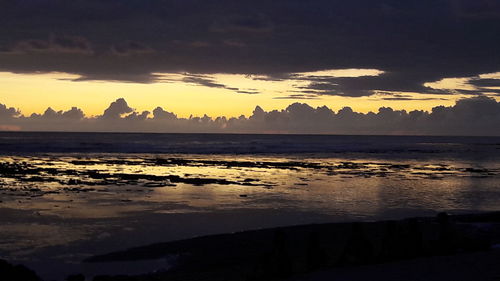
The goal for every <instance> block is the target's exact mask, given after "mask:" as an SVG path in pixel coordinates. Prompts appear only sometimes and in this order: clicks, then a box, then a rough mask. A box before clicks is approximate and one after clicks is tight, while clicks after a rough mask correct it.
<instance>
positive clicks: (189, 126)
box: [0, 96, 500, 136]
mask: <svg viewBox="0 0 500 281" xmlns="http://www.w3.org/2000/svg"><path fill="white" fill-rule="evenodd" d="M498 128H500V102H497V101H495V100H494V99H492V98H489V97H486V96H477V97H473V98H467V99H461V100H458V101H457V102H456V104H455V105H454V106H450V107H445V106H437V107H434V108H433V109H432V111H431V112H427V111H421V110H414V111H411V112H407V111H405V110H393V109H392V108H390V107H381V108H379V110H378V112H376V113H374V112H369V113H366V114H365V113H358V112H355V111H353V110H352V109H351V108H350V107H344V108H342V109H341V110H339V111H338V112H334V111H333V110H331V109H330V108H328V107H326V106H322V107H317V108H313V107H311V106H309V105H307V104H305V103H293V104H291V105H289V106H288V107H287V108H286V109H283V110H270V111H265V110H263V109H262V108H261V107H260V106H257V107H256V108H255V110H254V111H253V113H252V115H251V116H249V117H245V116H240V117H238V118H226V117H223V116H220V117H209V116H207V115H204V116H202V117H195V116H191V117H189V118H181V117H178V116H177V115H176V114H175V113H172V112H169V111H167V110H165V109H163V108H161V107H156V108H155V109H154V110H153V111H152V112H149V111H143V112H137V111H136V110H134V109H133V108H132V107H130V106H129V105H128V103H127V102H126V101H125V99H123V98H120V99H117V100H116V101H114V102H112V103H111V104H110V105H109V107H108V108H107V109H106V110H105V111H104V112H103V114H102V115H99V116H95V117H87V116H85V114H84V113H83V111H82V110H81V109H79V108H77V107H73V108H71V109H69V110H67V111H63V110H61V111H55V110H54V109H52V108H48V109H47V110H46V111H45V112H44V113H43V114H32V115H30V116H23V115H22V114H21V113H20V112H19V110H17V109H15V108H13V107H9V106H7V105H4V104H0V130H22V131H72V132H159V133H289V134H294V133H295V134H351V135H363V134H366V135H471V136H478V135H479V136H500V130H498Z"/></svg>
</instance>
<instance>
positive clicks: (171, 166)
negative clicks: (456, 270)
mask: <svg viewBox="0 0 500 281" xmlns="http://www.w3.org/2000/svg"><path fill="white" fill-rule="evenodd" d="M499 206H500V138H498V137H496V138H495V137H412V136H404V137H403V136H322V135H321V136H318V135H313V136H308V135H216V134H114V133H113V134H104V133H95V134H94V133H6V132H5V133H0V258H5V259H7V260H9V261H12V262H19V263H23V264H26V265H28V266H30V267H32V268H34V269H35V270H37V272H39V273H40V274H41V275H42V276H43V277H44V278H46V279H56V280H63V279H64V277H65V276H66V275H68V274H72V273H79V272H83V273H85V274H87V275H89V276H91V275H93V274H98V273H117V272H116V270H118V271H119V273H143V272H147V271H154V270H161V269H162V267H164V266H166V264H165V263H163V262H162V261H150V262H144V263H143V264H141V266H121V265H118V266H117V265H115V266H109V265H106V266H101V265H88V264H82V263H81V260H82V259H84V258H85V257H88V256H91V255H95V254H101V253H106V252H110V251H116V250H122V249H125V248H129V247H134V246H141V245H145V244H151V243H155V242H164V241H170V240H177V239H184V238H189V237H193V236H200V235H207V234H214V233H223V232H233V231H241V230H248V229H257V228H265V227H274V226H284V225H297V224H306V223H321V222H340V221H353V220H363V221H370V220H379V219H393V218H403V217H409V216H421V215H422V216H423V215H435V214H436V213H437V212H442V211H446V212H451V213H468V212H482V211H498V210H499V209H500V207H499ZM105 270H107V271H105ZM124 270H125V271H126V272H124ZM127 270H129V271H127Z"/></svg>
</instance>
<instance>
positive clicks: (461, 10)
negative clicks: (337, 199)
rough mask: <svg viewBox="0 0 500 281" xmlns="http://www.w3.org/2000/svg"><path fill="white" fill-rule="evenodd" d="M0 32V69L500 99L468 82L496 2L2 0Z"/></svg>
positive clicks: (481, 63)
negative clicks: (307, 80)
mask: <svg viewBox="0 0 500 281" xmlns="http://www.w3.org/2000/svg"><path fill="white" fill-rule="evenodd" d="M0 24H1V25H2V26H3V28H1V29H0V71H9V72H15V73H33V72H52V71H57V72H67V73H73V74H78V75H80V76H81V77H80V78H79V79H78V80H109V81H129V82H139V83H153V82H157V81H158V76H157V75H156V73H173V72H189V73H195V74H213V73H234V74H255V75H265V76H267V77H269V79H283V77H287V75H289V74H290V73H297V72H311V71H317V70H325V69H347V68H364V69H379V70H383V71H385V73H384V74H382V75H380V76H365V77H357V78H356V77H343V78H338V77H336V78H335V77H332V78H322V79H320V81H318V79H311V84H310V86H309V87H306V88H304V89H302V90H303V91H304V92H306V93H307V91H309V92H311V91H312V92H314V93H316V94H320V95H341V96H350V97H358V96H368V95H371V94H373V90H380V91H396V92H397V91H399V92H417V93H436V94H454V93H456V91H450V90H442V89H432V88H429V87H425V86H424V83H426V82H433V81H439V80H441V79H443V78H447V77H475V79H474V81H473V82H474V85H476V86H478V87H497V89H495V88H494V89H488V92H490V93H496V94H497V95H498V94H499V93H500V90H499V89H498V86H499V85H500V81H499V80H500V79H489V80H485V79H480V78H478V77H477V75H479V74H484V73H493V72H499V71H500V55H499V54H498V53H499V52H498V46H499V45H500V36H498V30H500V2H499V1H495V0H474V1H468V0H419V1H416V0H415V1H414V0H410V1H401V0H352V1H344V0H315V1H303V0H276V1H268V0H266V1H264V0H255V1H238V0H214V1H205V0H150V1H143V0H108V1H103V0H74V1H66V0H23V1H18V0H3V1H1V2H0ZM187 79H188V80H189V81H188V82H190V83H196V82H198V83H200V84H205V85H206V86H208V87H227V86H225V85H220V84H218V83H211V82H210V80H207V79H205V80H201V78H193V77H191V78H189V77H188V78H187ZM229 89H231V88H230V87H229ZM235 92H237V91H235ZM242 93H243V91H242ZM463 93H467V94H474V92H467V91H463Z"/></svg>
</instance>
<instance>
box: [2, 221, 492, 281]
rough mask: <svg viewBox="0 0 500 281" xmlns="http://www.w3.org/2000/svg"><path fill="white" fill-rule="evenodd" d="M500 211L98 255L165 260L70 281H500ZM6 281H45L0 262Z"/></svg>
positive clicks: (275, 231) (233, 236)
mask: <svg viewBox="0 0 500 281" xmlns="http://www.w3.org/2000/svg"><path fill="white" fill-rule="evenodd" d="M499 243H500V212H495V213H483V214H472V215H448V214H445V213H440V214H438V215H437V216H436V217H425V218H409V219H404V220H397V221H396V220H392V221H379V222H355V223H329V224H311V225H300V226H290V227H279V228H272V229H262V230H253V231H244V232H238V233H230V234H220V235H211V236H204V237H197V238H192V239H186V240H180V241H173V242H166V243H159V244H153V245H148V246H143V247H138V248H133V249H128V250H124V251H121V252H114V253H109V254H104V255H98V256H93V257H90V258H88V259H86V260H85V261H84V262H85V263H99V264H101V265H103V266H106V264H108V263H112V262H123V261H139V260H153V259H165V264H166V267H167V265H168V268H169V269H168V270H161V271H157V272H152V273H148V274H144V275H139V276H94V277H87V279H85V277H84V276H83V275H81V274H77V273H76V274H75V275H72V276H68V278H67V280H68V281H70V280H71V281H83V280H93V281H146V280H147V281H150V280H151V281H152V280H157V281H158V280H188V281H189V280H499V278H500V249H498V248H497V245H498V244H499ZM0 273H1V275H0V280H9V281H16V280H23V281H31V280H40V279H39V278H38V277H36V274H35V273H33V272H32V271H30V270H29V269H27V268H25V267H23V266H13V265H10V264H8V263H7V262H1V263H0Z"/></svg>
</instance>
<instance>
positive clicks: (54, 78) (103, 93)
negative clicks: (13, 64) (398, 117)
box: [0, 70, 462, 117]
mask: <svg viewBox="0 0 500 281" xmlns="http://www.w3.org/2000/svg"><path fill="white" fill-rule="evenodd" d="M337 71H339V70H337ZM352 72H353V71H352V70H340V72H338V73H340V74H338V73H337V75H343V76H342V77H346V76H347V75H351V76H352V75H359V73H358V74H353V73H352ZM332 73H333V72H325V71H321V72H317V73H313V75H332ZM379 74H380V71H378V72H377V71H376V70H366V71H365V74H363V75H379ZM300 75H311V73H303V74H300ZM165 76H166V77H171V78H172V77H174V78H175V77H176V76H178V74H165ZM212 77H213V78H214V79H216V81H217V82H219V83H222V84H224V85H227V86H229V87H238V88H240V89H243V90H245V89H255V90H258V91H259V92H261V93H260V94H241V93H235V92H234V91H232V90H229V89H224V88H213V87H206V86H201V85H197V84H190V83H184V82H182V81H180V79H177V78H179V77H177V78H176V79H177V80H179V81H173V82H169V83H153V84H140V83H125V82H104V81H80V82H74V81H71V79H75V78H78V76H75V75H71V74H65V73H46V74H14V73H7V72H0V103H1V104H5V105H7V106H9V107H16V108H19V109H20V110H21V112H22V113H23V114H24V115H29V114H31V113H34V112H35V113H42V112H43V111H45V109H46V108H47V107H49V106H50V107H52V108H53V109H55V110H68V109H69V108H71V107H72V106H77V107H79V108H81V109H82V110H83V111H84V112H85V113H86V114H87V115H100V114H102V112H103V111H104V109H106V107H107V106H108V105H109V103H110V102H112V101H114V100H116V99H117V98H125V100H126V101H127V102H128V104H129V106H131V107H133V108H135V109H136V110H138V111H143V110H149V111H152V110H153V109H154V108H155V107H156V106H161V107H163V108H164V109H165V110H168V111H171V112H174V113H176V114H177V115H178V116H179V117H188V116H189V115H191V114H193V115H195V116H201V115H203V114H205V113H206V114H208V115H209V116H212V117H214V116H222V115H224V116H227V117H233V116H239V115H241V114H244V115H247V116H248V115H250V114H251V112H252V111H253V109H254V108H255V106H256V105H260V106H261V107H262V108H264V110H267V111H268V110H273V109H283V108H285V107H287V106H288V105H290V104H291V103H293V102H304V103H307V104H309V105H311V106H314V107H316V106H323V105H326V106H328V107H330V108H331V109H333V110H339V109H340V108H342V107H344V106H349V107H352V108H353V109H354V110H355V111H358V112H368V111H377V110H378V108H379V107H381V106H390V107H392V108H394V109H406V110H408V111H409V110H414V109H423V110H430V109H431V108H432V107H434V106H437V105H446V106H450V105H453V104H454V103H455V100H456V99H458V98H459V96H453V97H452V96H436V95H421V94H412V93H404V94H405V95H410V96H418V97H419V98H447V99H449V100H419V101H386V100H381V97H382V96H370V97H360V98H350V97H339V96H321V97H320V98H318V99H307V100H292V99H276V97H283V96H287V95H290V94H298V93H297V92H293V91H295V90H297V89H296V87H297V86H301V83H307V82H304V81H297V80H287V81H256V80H253V79H252V78H249V77H246V76H244V75H228V74H218V75H214V76H212ZM173 80H175V79H173ZM460 82H462V81H460Z"/></svg>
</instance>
